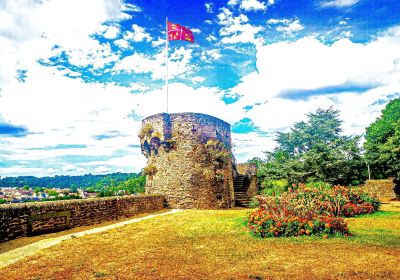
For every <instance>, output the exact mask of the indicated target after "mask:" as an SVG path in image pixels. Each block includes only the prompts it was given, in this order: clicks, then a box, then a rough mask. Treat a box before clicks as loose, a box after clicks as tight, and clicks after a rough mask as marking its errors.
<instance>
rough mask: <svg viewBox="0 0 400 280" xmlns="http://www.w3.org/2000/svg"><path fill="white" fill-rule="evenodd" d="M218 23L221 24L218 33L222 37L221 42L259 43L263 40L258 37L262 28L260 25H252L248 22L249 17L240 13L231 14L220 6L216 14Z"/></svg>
mask: <svg viewBox="0 0 400 280" xmlns="http://www.w3.org/2000/svg"><path fill="white" fill-rule="evenodd" d="M217 18H218V24H219V25H221V26H222V27H221V29H220V31H219V35H220V36H221V37H222V40H221V42H222V43H223V44H235V43H251V44H255V45H261V44H262V42H263V40H262V38H260V37H258V36H257V35H258V33H260V32H261V31H262V30H263V29H264V28H263V27H262V26H254V25H251V24H250V23H248V21H249V19H248V17H247V16H246V15H244V14H240V15H239V16H237V17H235V16H233V13H232V12H231V11H230V10H228V9H227V8H222V9H221V13H219V14H218V16H217Z"/></svg>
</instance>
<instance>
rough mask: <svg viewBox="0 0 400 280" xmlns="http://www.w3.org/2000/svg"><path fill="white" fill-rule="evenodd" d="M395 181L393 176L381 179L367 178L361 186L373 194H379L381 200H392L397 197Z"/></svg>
mask: <svg viewBox="0 0 400 280" xmlns="http://www.w3.org/2000/svg"><path fill="white" fill-rule="evenodd" d="M395 187H396V185H395V183H394V182H393V178H390V179H381V180H367V181H366V182H365V184H364V186H362V187H361V188H362V189H363V190H364V191H366V192H367V193H369V194H371V195H375V196H377V197H378V198H379V199H380V200H383V201H385V200H390V199H392V198H395V197H396V193H395Z"/></svg>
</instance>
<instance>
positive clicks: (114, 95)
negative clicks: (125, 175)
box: [0, 0, 400, 176]
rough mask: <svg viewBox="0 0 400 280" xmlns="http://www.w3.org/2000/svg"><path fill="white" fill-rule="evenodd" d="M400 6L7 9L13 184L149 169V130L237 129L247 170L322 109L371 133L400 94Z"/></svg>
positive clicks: (2, 152) (56, 0)
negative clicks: (155, 117)
mask: <svg viewBox="0 0 400 280" xmlns="http://www.w3.org/2000/svg"><path fill="white" fill-rule="evenodd" d="M399 11H400V3H399V2H398V1H395V0H386V1H375V0H310V1H294V0H290V1H289V0H265V1H262V0H225V1H211V0H210V1H178V0H176V1H160V0H157V1H156V0H150V1H149V0H140V1H130V0H129V1H123V0H113V1H111V0H85V1H80V0H47V1H34V0H16V1H7V0H0V176H18V175H36V176H46V175H49V176H52V175H55V174H86V173H95V174H98V173H108V172H118V171H121V172H138V171H140V169H141V168H143V167H144V166H145V164H146V160H145V158H144V156H142V155H141V153H140V147H139V145H138V144H139V140H138V137H137V133H138V131H139V128H140V123H141V120H142V119H143V118H144V117H146V116H149V115H152V114H156V113H159V112H164V111H165V110H166V102H165V100H166V97H165V88H164V75H165V50H164V49H165V40H164V38H165V18H166V17H167V16H168V18H169V20H170V21H172V22H175V23H179V24H181V25H184V26H186V27H188V28H190V29H191V30H192V31H193V32H194V35H195V43H194V44H190V43H188V42H181V41H174V42H170V50H169V57H170V60H169V61H170V62H169V69H170V80H169V83H170V86H169V92H170V104H169V107H170V112H185V111H193V112H200V113H206V114H211V115H214V116H217V117H219V118H221V119H223V120H225V121H227V122H229V123H231V124H232V137H233V142H234V147H235V148H234V153H235V156H236V158H237V160H238V161H245V160H247V159H250V158H252V157H254V156H262V151H266V150H271V149H273V147H274V141H273V138H274V133H275V132H276V131H284V130H286V129H288V128H289V127H290V126H291V125H292V124H293V123H294V122H297V121H300V120H303V119H304V118H305V115H306V114H307V113H309V112H312V111H315V110H316V109H317V108H318V107H320V108H328V107H330V106H333V107H334V108H336V109H338V110H340V112H341V118H342V119H343V121H344V123H343V126H344V133H346V134H362V133H363V132H364V131H365V127H366V126H368V125H369V124H370V123H371V122H372V121H374V119H375V118H376V117H377V116H379V112H380V110H381V109H382V108H383V107H384V106H385V104H387V102H388V101H389V100H391V99H394V98H397V97H399V96H400V18H399V16H398V13H399Z"/></svg>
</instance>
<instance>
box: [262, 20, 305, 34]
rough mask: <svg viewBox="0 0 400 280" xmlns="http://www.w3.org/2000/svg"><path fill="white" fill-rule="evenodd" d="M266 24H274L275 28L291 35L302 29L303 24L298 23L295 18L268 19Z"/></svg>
mask: <svg viewBox="0 0 400 280" xmlns="http://www.w3.org/2000/svg"><path fill="white" fill-rule="evenodd" d="M267 25H276V30H277V31H279V32H282V33H285V34H287V35H291V34H293V33H295V32H298V31H301V30H303V29H304V26H303V25H302V24H301V23H300V20H299V19H297V18H294V19H290V20H289V19H285V18H284V19H269V20H267Z"/></svg>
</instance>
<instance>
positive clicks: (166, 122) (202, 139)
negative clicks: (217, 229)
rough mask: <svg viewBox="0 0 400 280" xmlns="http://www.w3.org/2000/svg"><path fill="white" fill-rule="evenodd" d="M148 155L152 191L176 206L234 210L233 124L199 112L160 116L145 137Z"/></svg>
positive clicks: (147, 124) (146, 123) (145, 125)
mask: <svg viewBox="0 0 400 280" xmlns="http://www.w3.org/2000/svg"><path fill="white" fill-rule="evenodd" d="M139 137H140V142H141V148H142V153H143V154H144V155H145V156H146V157H147V167H146V168H145V171H146V169H147V170H148V175H147V182H146V193H147V194H161V195H164V196H165V198H166V201H167V204H168V206H170V207H173V208H201V209H222V208H230V207H233V206H234V193H233V164H232V152H231V131H230V125H229V124H228V123H226V122H224V121H222V120H220V119H218V118H215V117H212V116H209V115H204V114H199V113H179V114H165V113H162V114H157V115H153V116H150V117H147V118H145V119H144V120H143V122H142V130H141V132H140V134H139Z"/></svg>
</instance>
